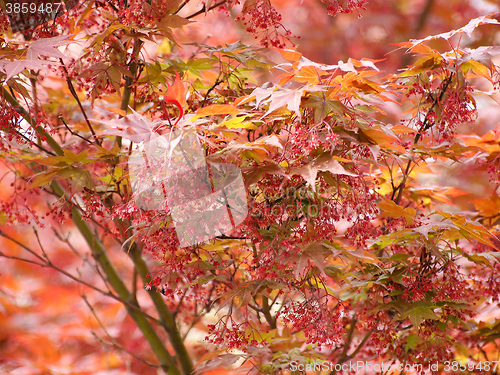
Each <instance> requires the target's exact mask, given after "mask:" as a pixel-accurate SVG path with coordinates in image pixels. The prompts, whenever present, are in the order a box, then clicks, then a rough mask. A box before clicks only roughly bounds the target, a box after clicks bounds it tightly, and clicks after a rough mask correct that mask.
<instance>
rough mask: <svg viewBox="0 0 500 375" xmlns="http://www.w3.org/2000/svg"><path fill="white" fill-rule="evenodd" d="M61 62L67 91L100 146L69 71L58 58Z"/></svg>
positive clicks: (61, 60)
mask: <svg viewBox="0 0 500 375" xmlns="http://www.w3.org/2000/svg"><path fill="white" fill-rule="evenodd" d="M59 61H60V62H61V65H62V67H63V70H64V75H65V76H66V83H67V84H68V88H69V91H70V92H71V95H73V98H75V100H76V103H77V104H78V107H79V108H80V111H81V112H82V115H83V118H84V119H85V122H86V123H87V126H88V128H89V130H90V132H91V133H92V137H94V140H95V142H96V143H97V144H98V145H99V146H100V145H101V142H100V141H99V139H98V138H97V134H96V133H95V131H94V128H93V127H92V124H91V123H90V121H89V118H88V117H87V113H86V112H85V109H84V108H83V105H82V102H81V101H80V98H79V97H78V94H77V93H76V90H75V87H74V86H73V82H71V78H70V77H69V72H68V69H66V65H65V64H64V61H63V59H59Z"/></svg>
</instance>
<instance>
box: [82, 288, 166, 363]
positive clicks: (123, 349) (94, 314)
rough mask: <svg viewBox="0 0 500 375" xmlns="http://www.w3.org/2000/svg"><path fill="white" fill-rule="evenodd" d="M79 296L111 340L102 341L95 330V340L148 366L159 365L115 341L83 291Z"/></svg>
mask: <svg viewBox="0 0 500 375" xmlns="http://www.w3.org/2000/svg"><path fill="white" fill-rule="evenodd" d="M81 297H82V299H83V301H84V302H85V304H86V305H87V307H88V308H89V310H90V312H91V313H92V315H93V316H94V318H95V319H96V320H97V323H98V324H99V326H100V327H101V329H102V330H103V331H104V334H105V335H106V336H108V338H109V339H110V340H111V342H106V341H104V340H103V339H101V338H100V337H99V336H97V334H96V333H95V332H92V334H93V335H94V337H95V338H96V340H98V341H100V342H102V343H103V344H107V345H111V346H114V347H115V348H117V349H120V350H122V351H124V352H125V353H127V354H129V355H131V356H132V357H134V358H135V359H137V360H139V361H141V362H143V363H145V364H146V365H148V366H152V367H160V365H158V364H154V363H151V362H149V361H147V360H145V359H144V358H141V357H139V356H138V355H137V354H135V353H133V352H131V351H130V350H128V349H127V348H125V347H124V346H123V345H122V344H120V343H119V342H118V341H116V339H115V338H114V337H113V336H111V334H110V333H109V332H108V330H107V329H106V327H105V326H104V324H103V322H102V321H101V319H99V317H98V316H97V312H96V311H95V309H94V307H93V306H92V305H91V304H90V302H89V300H88V299H87V296H86V295H85V293H82V294H81Z"/></svg>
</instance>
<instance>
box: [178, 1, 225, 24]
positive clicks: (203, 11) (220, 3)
mask: <svg viewBox="0 0 500 375" xmlns="http://www.w3.org/2000/svg"><path fill="white" fill-rule="evenodd" d="M225 3H226V0H223V1H219V2H218V3H215V4H214V5H212V6H211V7H210V8H208V9H206V7H205V4H203V8H201V9H200V10H199V11H197V12H194V13H193V14H191V15H190V16H187V17H186V19H188V20H189V19H191V18H193V17H196V16H199V15H200V14H202V13H205V12H208V11H211V10H212V9H215V8H217V7H219V6H221V5H223V4H225Z"/></svg>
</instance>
